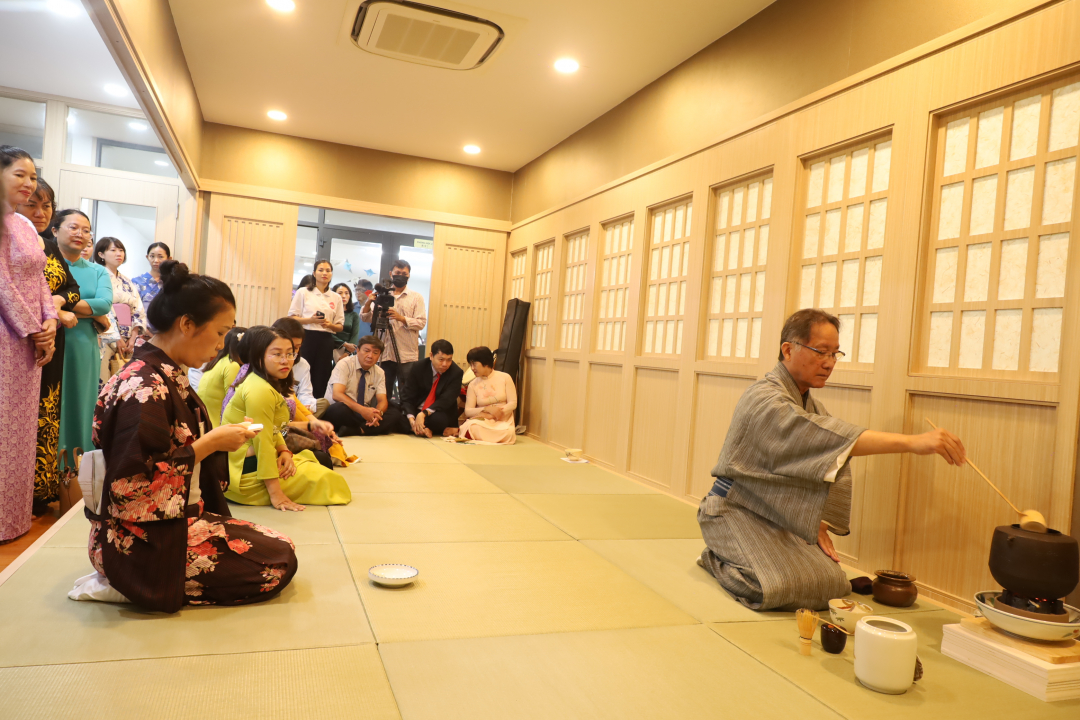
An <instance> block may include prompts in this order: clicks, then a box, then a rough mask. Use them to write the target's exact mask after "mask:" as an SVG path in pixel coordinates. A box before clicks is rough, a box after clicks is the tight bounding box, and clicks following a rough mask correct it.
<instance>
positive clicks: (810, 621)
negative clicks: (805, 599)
mask: <svg viewBox="0 0 1080 720" xmlns="http://www.w3.org/2000/svg"><path fill="white" fill-rule="evenodd" d="M795 622H796V623H797V624H798V626H799V652H801V653H802V654H803V655H809V654H810V641H811V640H813V639H814V628H816V627H817V624H818V614H817V613H816V612H814V611H813V610H807V609H806V608H800V609H798V610H796V611H795Z"/></svg>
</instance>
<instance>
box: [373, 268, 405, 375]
mask: <svg viewBox="0 0 1080 720" xmlns="http://www.w3.org/2000/svg"><path fill="white" fill-rule="evenodd" d="M392 287H393V284H392V283H391V282H390V281H389V280H383V281H382V282H380V283H378V284H376V285H375V289H374V294H375V297H374V299H373V300H372V303H371V332H372V334H373V335H375V337H378V338H380V339H382V341H383V342H386V340H387V336H389V340H390V342H389V344H390V345H391V346H392V347H393V348H394V359H395V360H397V361H399V362H400V358H401V353H400V352H398V344H397V336H396V335H394V328H393V327H391V326H390V312H389V311H390V308H392V307H394V302H395V300H396V298H395V297H394V295H393V293H391V292H390V288H392ZM385 359H386V358H385V357H382V358H379V364H380V365H381V364H382V363H383V361H384V360H385Z"/></svg>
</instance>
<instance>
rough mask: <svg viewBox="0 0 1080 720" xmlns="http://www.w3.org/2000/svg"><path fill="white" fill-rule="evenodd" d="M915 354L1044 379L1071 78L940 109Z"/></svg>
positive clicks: (1070, 136)
mask: <svg viewBox="0 0 1080 720" xmlns="http://www.w3.org/2000/svg"><path fill="white" fill-rule="evenodd" d="M935 132H936V150H937V152H936V157H935V164H934V181H933V188H932V198H933V205H932V211H931V218H930V227H929V242H928V257H927V264H926V267H927V269H928V274H927V277H926V278H925V282H924V288H925V290H924V297H923V302H924V306H925V307H926V309H927V310H928V312H924V313H922V317H921V318H920V325H921V330H922V339H923V341H922V343H921V346H920V348H919V353H918V356H917V359H916V366H917V367H918V368H919V369H920V370H925V371H926V372H930V373H941V374H950V375H951V374H957V373H959V374H962V375H974V376H978V377H1000V378H1017V379H1022V380H1043V381H1054V380H1056V378H1057V372H1058V366H1059V352H1060V345H1061V328H1062V325H1061V321H1062V315H1063V312H1064V306H1065V298H1066V283H1065V280H1066V266H1067V262H1068V256H1069V245H1070V238H1071V236H1072V229H1073V223H1072V217H1073V199H1074V196H1075V187H1076V164H1077V163H1076V157H1077V142H1078V139H1080V82H1077V76H1076V75H1072V76H1070V77H1068V78H1065V79H1061V80H1058V81H1056V82H1053V83H1048V84H1044V85H1040V86H1036V87H1033V88H1029V89H1027V90H1025V91H1023V92H1018V93H1014V94H1012V95H1008V96H1005V97H1000V98H997V99H995V100H994V101H992V102H989V103H984V104H982V105H978V106H975V107H970V108H966V109H964V110H963V111H960V112H956V113H952V114H950V115H944V116H942V117H940V118H939V119H938V120H937V123H936V128H935Z"/></svg>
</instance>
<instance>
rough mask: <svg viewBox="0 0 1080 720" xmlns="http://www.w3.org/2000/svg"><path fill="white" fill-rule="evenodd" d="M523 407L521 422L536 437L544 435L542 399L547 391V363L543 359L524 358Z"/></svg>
mask: <svg viewBox="0 0 1080 720" xmlns="http://www.w3.org/2000/svg"><path fill="white" fill-rule="evenodd" d="M525 371H526V375H525V390H524V396H525V407H524V408H523V409H522V411H521V421H522V422H523V423H525V426H526V427H527V428H528V431H529V433H530V434H532V435H536V436H537V437H543V434H544V398H545V397H546V395H547V391H548V377H547V361H546V360H544V358H525Z"/></svg>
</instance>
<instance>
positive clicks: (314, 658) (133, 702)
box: [0, 626, 401, 720]
mask: <svg viewBox="0 0 1080 720" xmlns="http://www.w3.org/2000/svg"><path fill="white" fill-rule="evenodd" d="M262 632H263V633H264V634H272V633H274V632H277V630H276V629H275V628H274V627H273V626H268V627H265V628H263V630H262ZM200 638H201V642H203V643H204V644H206V645H208V646H211V645H219V644H224V643H225V642H227V640H225V639H219V638H215V637H213V636H208V635H205V634H204V635H201V636H200ZM218 651H219V652H223V651H227V649H222V648H218ZM0 688H3V689H4V691H3V692H0V717H2V718H10V719H11V720H15V719H16V718H18V720H57V719H58V718H79V720H157V719H158V718H171V717H175V718H185V720H186V719H188V718H245V719H246V718H273V719H274V720H312V718H317V719H318V720H346V719H349V720H351V719H353V718H365V720H366V719H368V718H370V719H371V720H382V719H384V718H385V719H386V720H391V719H392V718H399V717H401V716H400V715H399V714H398V710H397V705H396V704H395V702H394V693H393V691H392V690H391V689H390V683H389V682H387V679H386V673H385V672H384V670H383V666H382V661H381V660H380V658H379V651H378V650H377V649H376V647H375V645H374V644H369V645H354V646H351V647H339V648H320V649H315V650H293V651H285V652H268V653H247V654H241V655H210V656H204V657H179V658H163V659H156V660H128V661H122V662H95V663H80V664H73V665H47V666H37V667H22V668H4V669H0Z"/></svg>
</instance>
